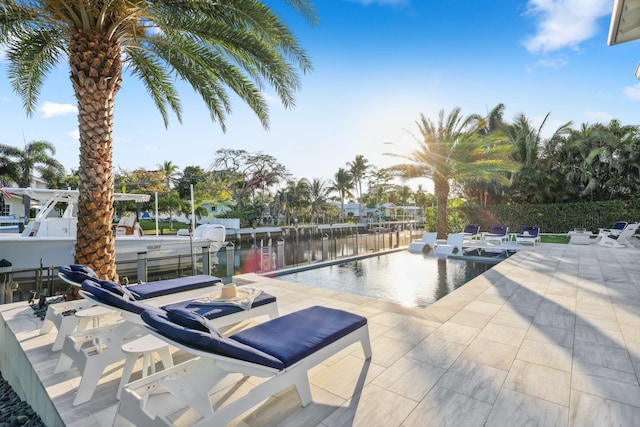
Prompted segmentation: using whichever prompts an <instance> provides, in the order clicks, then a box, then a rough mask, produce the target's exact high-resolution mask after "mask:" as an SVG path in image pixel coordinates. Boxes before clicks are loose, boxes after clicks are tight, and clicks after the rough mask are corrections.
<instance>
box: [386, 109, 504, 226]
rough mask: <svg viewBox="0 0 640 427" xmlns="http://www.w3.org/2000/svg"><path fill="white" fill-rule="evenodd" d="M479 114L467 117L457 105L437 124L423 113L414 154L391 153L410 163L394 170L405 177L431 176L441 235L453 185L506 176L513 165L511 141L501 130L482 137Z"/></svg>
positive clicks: (419, 122) (400, 165)
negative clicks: (508, 148) (508, 149)
mask: <svg viewBox="0 0 640 427" xmlns="http://www.w3.org/2000/svg"><path fill="white" fill-rule="evenodd" d="M478 123H479V121H478V120H477V117H476V116H469V117H466V118H465V117H463V116H462V114H461V112H460V108H459V107H456V108H454V109H453V110H452V111H451V112H450V113H449V114H448V115H447V116H446V117H445V113H444V110H440V113H439V115H438V122H437V124H434V123H433V122H432V121H431V120H429V119H428V118H426V117H425V116H424V115H423V114H421V115H420V120H419V121H417V122H416V124H417V125H418V129H419V131H420V137H417V136H415V135H414V139H415V140H416V142H417V144H418V148H417V149H415V150H413V151H412V152H411V153H410V154H408V155H405V154H397V153H387V154H388V155H391V156H394V157H398V158H402V159H404V160H406V161H408V163H403V164H398V165H396V166H393V167H392V168H391V169H392V170H394V171H395V172H396V173H398V174H399V175H400V176H402V177H404V178H417V177H420V178H430V179H432V180H433V184H434V193H435V196H436V201H437V205H438V212H437V218H436V231H437V232H438V238H446V236H447V203H448V201H449V193H450V191H451V184H452V183H454V182H460V181H463V180H468V179H472V178H473V179H479V180H489V179H498V180H500V179H502V180H503V181H507V177H506V175H505V174H504V172H505V171H511V170H512V169H513V167H514V166H513V164H512V163H509V162H508V161H507V159H506V158H505V154H504V150H503V147H504V146H505V144H507V143H508V140H507V139H506V138H505V137H503V136H501V134H500V133H491V134H489V135H487V136H482V135H481V133H480V132H479V131H478V130H479V129H478Z"/></svg>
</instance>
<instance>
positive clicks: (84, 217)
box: [0, 0, 316, 279]
mask: <svg viewBox="0 0 640 427" xmlns="http://www.w3.org/2000/svg"><path fill="white" fill-rule="evenodd" d="M285 1H286V3H287V4H288V5H289V6H291V7H292V8H293V9H294V10H295V11H296V12H297V13H299V14H301V15H302V16H303V17H304V18H305V19H307V21H308V22H309V23H312V24H313V23H315V21H316V16H315V11H314V10H313V8H312V6H310V4H309V2H308V1H307V0H285ZM0 12H1V13H0V47H3V48H6V56H7V59H8V62H9V66H8V74H9V79H10V81H11V83H12V86H13V89H14V91H15V92H16V93H17V94H18V95H19V96H20V97H21V98H22V102H23V105H24V107H25V109H26V112H27V114H28V115H31V114H32V113H33V112H34V110H35V106H36V105H37V100H38V95H39V93H40V88H41V86H42V84H43V82H44V78H45V76H46V74H47V73H48V72H49V71H51V70H52V69H53V68H54V67H55V66H56V65H57V64H58V62H59V61H61V60H63V59H64V58H68V63H69V67H70V79H71V85H72V87H73V91H74V94H75V97H76V101H77V105H78V122H79V131H80V132H79V133H80V165H79V176H80V182H79V191H80V196H79V201H78V232H77V243H76V248H75V250H76V262H78V263H81V264H86V265H90V266H91V267H93V268H94V269H95V270H96V271H97V272H98V274H99V275H100V277H102V278H109V279H117V274H116V270H115V252H114V237H113V234H112V233H111V218H112V215H113V175H112V172H113V170H112V169H113V166H112V151H113V134H112V132H113V123H114V117H113V113H114V102H115V97H116V94H117V92H118V90H119V89H120V85H121V83H122V73H123V67H124V66H126V67H127V68H128V71H129V72H130V73H131V75H133V76H136V77H137V78H139V79H140V80H141V81H142V83H143V84H144V85H145V87H146V89H147V91H148V93H149V94H150V95H151V98H152V99H153V101H154V103H155V105H156V107H157V108H158V110H159V111H160V114H161V115H162V118H163V119H164V123H165V126H167V125H168V110H169V109H170V110H171V111H173V112H174V113H175V114H176V116H177V118H178V120H179V121H181V119H182V108H181V105H180V99H179V96H178V90H177V80H183V81H185V82H187V83H188V84H190V85H191V86H192V87H193V88H194V90H195V91H196V92H197V93H198V94H199V95H200V96H201V97H202V99H203V101H204V103H205V105H206V107H207V109H208V110H209V113H210V117H211V119H212V120H213V121H217V122H218V123H219V125H220V126H221V128H222V129H223V130H225V129H226V125H225V120H226V116H227V114H229V113H230V111H231V99H230V97H229V95H228V91H229V90H231V91H232V92H234V93H235V95H237V96H238V97H239V98H240V99H241V100H242V101H244V102H246V103H247V104H248V105H249V107H250V108H251V109H252V110H253V111H254V113H255V114H256V115H257V116H258V118H259V120H260V121H261V123H262V124H263V126H264V127H265V128H268V125H269V121H268V118H269V110H268V107H267V102H266V99H265V96H264V94H263V88H264V87H265V86H271V87H273V88H274V90H275V92H276V93H277V95H278V96H279V98H280V100H281V102H282V103H283V105H284V106H285V107H292V106H293V105H294V93H295V90H296V89H297V88H298V87H299V84H300V82H299V75H298V71H301V72H306V71H309V70H310V69H311V64H310V61H309V59H308V58H307V56H306V53H305V52H304V50H302V48H301V47H300V46H299V45H298V42H297V40H296V38H295V37H294V36H293V34H292V33H291V31H290V30H289V28H288V27H287V26H286V25H285V24H284V22H283V21H282V20H281V19H280V17H279V16H277V15H276V13H275V12H274V11H273V9H272V8H270V7H268V6H267V5H266V4H265V2H262V1H258V0H246V1H245V0H230V1H225V2H210V1H201V0H183V1H176V2H164V1H162V2H156V1H150V2H142V1H133V2H121V1H118V2H114V1H85V0H67V1H63V2H60V1H54V0H4V1H3V2H2V5H1V6H0Z"/></svg>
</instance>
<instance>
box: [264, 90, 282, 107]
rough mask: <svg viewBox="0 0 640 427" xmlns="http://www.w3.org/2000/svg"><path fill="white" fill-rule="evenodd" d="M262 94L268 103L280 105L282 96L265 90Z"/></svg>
mask: <svg viewBox="0 0 640 427" xmlns="http://www.w3.org/2000/svg"><path fill="white" fill-rule="evenodd" d="M262 96H263V97H264V99H265V101H267V103H268V104H276V105H280V98H278V97H277V96H273V95H269V94H268V93H264V92H262Z"/></svg>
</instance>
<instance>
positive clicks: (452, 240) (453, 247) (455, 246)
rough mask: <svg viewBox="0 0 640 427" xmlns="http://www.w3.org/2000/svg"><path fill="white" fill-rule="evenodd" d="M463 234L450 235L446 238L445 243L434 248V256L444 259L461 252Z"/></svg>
mask: <svg viewBox="0 0 640 427" xmlns="http://www.w3.org/2000/svg"><path fill="white" fill-rule="evenodd" d="M463 242H464V233H451V234H449V235H448V236H447V243H444V244H438V245H437V246H436V256H437V257H438V258H446V257H448V256H449V255H451V254H455V253H458V252H462V243H463Z"/></svg>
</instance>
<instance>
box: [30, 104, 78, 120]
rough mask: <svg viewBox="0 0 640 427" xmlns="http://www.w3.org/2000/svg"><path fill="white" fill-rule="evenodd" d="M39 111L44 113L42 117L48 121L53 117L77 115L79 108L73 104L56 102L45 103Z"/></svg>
mask: <svg viewBox="0 0 640 427" xmlns="http://www.w3.org/2000/svg"><path fill="white" fill-rule="evenodd" d="M38 111H40V112H41V113H42V117H44V118H45V119H48V118H51V117H56V116H64V115H66V114H72V113H77V112H78V108H77V107H76V106H75V105H72V104H57V103H55V102H49V101H45V102H44V103H43V104H42V105H41V106H40V107H38Z"/></svg>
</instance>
